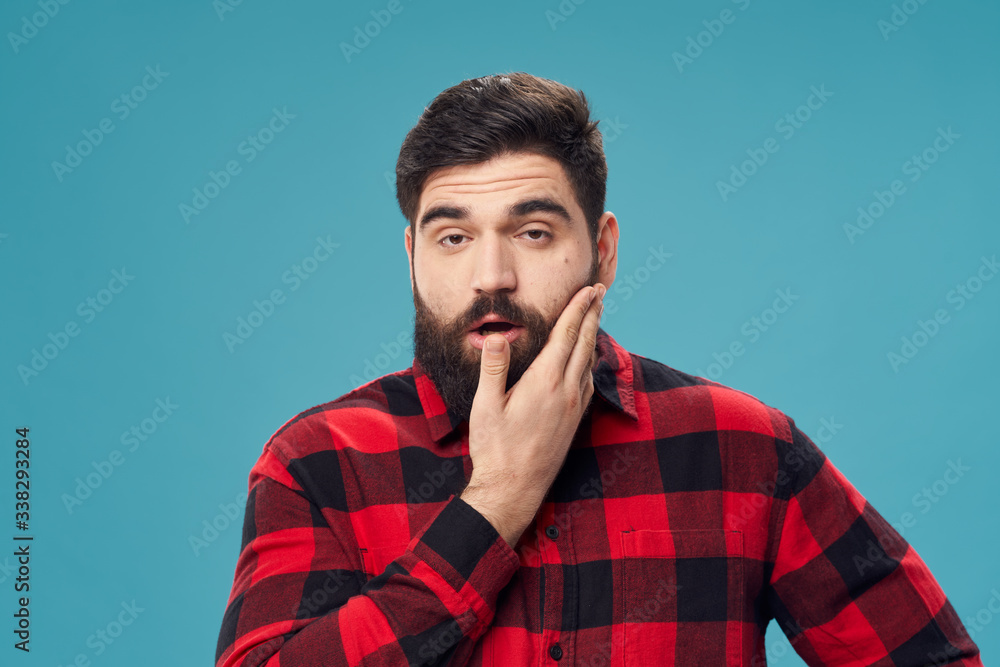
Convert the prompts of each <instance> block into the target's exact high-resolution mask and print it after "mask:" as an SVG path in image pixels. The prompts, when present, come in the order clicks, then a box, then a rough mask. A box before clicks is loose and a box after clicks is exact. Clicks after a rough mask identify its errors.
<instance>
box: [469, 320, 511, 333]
mask: <svg viewBox="0 0 1000 667" xmlns="http://www.w3.org/2000/svg"><path fill="white" fill-rule="evenodd" d="M513 328H514V325H513V324H511V323H510V322H484V323H483V324H481V325H480V326H479V328H478V329H473V331H475V332H476V333H478V334H479V335H480V336H489V335H490V334H494V333H504V332H505V331H510V330H511V329H513Z"/></svg>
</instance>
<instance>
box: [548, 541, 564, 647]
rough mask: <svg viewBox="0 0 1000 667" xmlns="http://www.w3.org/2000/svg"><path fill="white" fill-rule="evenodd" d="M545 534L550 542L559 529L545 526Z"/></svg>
mask: <svg viewBox="0 0 1000 667" xmlns="http://www.w3.org/2000/svg"><path fill="white" fill-rule="evenodd" d="M545 534H546V535H547V536H548V538H549V539H550V540H554V539H556V538H557V537H559V529H558V528H557V527H556V526H555V525H552V526H547V527H546V528H545ZM556 646H559V644H556ZM553 648H555V647H553ZM560 655H561V654H560ZM558 659H559V658H556V660H558Z"/></svg>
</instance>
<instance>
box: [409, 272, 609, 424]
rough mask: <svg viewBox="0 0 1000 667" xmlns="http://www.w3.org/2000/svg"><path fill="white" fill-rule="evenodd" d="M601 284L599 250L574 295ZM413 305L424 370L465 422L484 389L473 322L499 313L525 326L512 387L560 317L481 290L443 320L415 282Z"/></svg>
mask: <svg viewBox="0 0 1000 667" xmlns="http://www.w3.org/2000/svg"><path fill="white" fill-rule="evenodd" d="M595 282H597V261H596V252H595V257H594V261H593V262H592V264H591V271H590V275H589V276H588V278H587V280H586V282H584V283H583V284H581V285H578V286H577V287H576V288H575V289H574V290H573V291H572V292H571V293H570V298H572V295H573V294H576V292H578V291H579V290H580V289H582V288H583V287H584V286H585V285H593V284H594V283H595ZM413 306H414V308H415V309H416V317H415V318H414V333H413V356H414V357H415V358H416V359H417V361H419V362H420V366H421V367H422V368H423V370H424V372H425V373H426V374H427V376H428V377H429V378H430V379H431V381H432V382H433V383H434V386H435V387H436V388H437V390H438V393H439V394H440V395H441V400H443V401H444V404H445V407H447V408H448V410H449V412H451V413H452V414H454V415H455V416H457V417H459V418H460V419H463V420H465V421H468V420H469V416H470V415H471V413H472V401H473V399H474V398H475V397H476V390H477V389H478V388H479V375H480V366H481V363H482V362H481V358H482V351H481V350H477V349H476V348H473V347H472V346H471V345H470V344H469V343H468V338H467V336H468V333H469V330H470V328H471V327H472V325H473V324H474V323H475V322H476V321H477V320H478V319H480V318H481V317H484V316H486V315H488V314H490V313H496V314H497V315H498V316H499V317H500V319H502V320H505V321H507V322H512V323H517V324H520V325H521V326H522V327H524V329H523V331H522V332H521V335H520V336H518V338H517V340H514V341H512V342H510V343H509V345H510V365H509V366H508V368H507V386H506V390H507V391H510V388H511V387H513V386H514V384H515V383H516V382H517V381H518V380H520V379H521V376H522V375H523V374H524V372H525V371H526V370H527V369H528V367H529V366H530V365H531V362H533V361H534V360H535V357H537V356H538V354H539V353H540V352H541V351H542V348H544V347H545V344H546V343H547V342H548V340H549V334H550V333H551V332H552V329H553V328H554V327H555V324H556V322H557V321H558V319H559V314H556V316H555V317H554V318H553V319H552V320H551V321H549V320H546V319H545V316H544V315H542V313H541V312H539V311H538V310H536V309H534V308H531V307H528V306H523V305H519V304H518V303H516V302H515V301H513V300H512V299H511V298H510V296H509V295H508V294H507V293H506V292H497V293H495V294H481V295H479V296H478V297H477V298H476V300H475V301H473V302H472V304H471V305H470V306H469V308H468V309H466V311H465V312H464V313H460V314H459V315H457V316H456V317H455V318H454V319H452V320H450V321H448V320H442V319H439V318H438V317H436V316H435V315H434V314H433V313H432V312H431V311H430V309H429V308H428V307H427V304H426V303H425V302H424V300H423V299H422V298H421V297H420V291H419V290H418V289H417V287H416V281H414V283H413Z"/></svg>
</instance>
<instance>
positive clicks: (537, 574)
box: [216, 330, 982, 667]
mask: <svg viewBox="0 0 1000 667" xmlns="http://www.w3.org/2000/svg"><path fill="white" fill-rule="evenodd" d="M598 334H599V335H598V354H599V358H598V363H597V364H596V366H595V367H594V369H593V375H594V386H595V395H594V401H593V403H592V405H591V409H590V411H589V412H588V413H587V414H585V415H584V417H583V420H582V421H581V423H580V427H579V429H578V430H577V433H576V435H575V438H574V440H573V442H572V445H571V446H570V449H569V453H568V455H567V458H566V462H565V464H564V466H563V467H562V469H561V470H560V471H559V474H558V476H557V477H556V479H555V481H554V482H553V485H552V488H551V489H550V490H549V493H548V495H547V496H546V498H545V501H544V502H543V503H542V506H541V508H540V509H539V511H538V514H537V515H536V517H535V522H534V523H533V524H532V525H530V526H529V527H528V529H527V530H526V531H525V533H524V535H523V536H522V537H521V539H520V541H519V542H518V544H517V545H516V548H514V549H512V548H511V547H510V545H508V544H507V542H506V541H504V539H503V538H502V537H501V536H500V535H499V534H498V533H497V531H496V530H495V529H494V528H493V526H492V525H491V524H490V523H489V522H488V521H487V520H486V519H485V518H484V517H483V516H482V515H481V514H480V513H479V512H477V511H476V510H474V509H473V508H472V507H471V506H470V505H468V504H467V503H465V502H464V501H463V500H462V499H461V498H459V494H460V493H461V492H462V489H463V488H464V486H465V484H466V482H467V480H468V479H469V476H470V474H471V472H472V463H471V459H470V457H469V442H468V422H466V421H459V420H458V419H457V418H455V417H453V416H452V415H451V414H450V413H448V412H447V411H446V409H445V406H444V404H443V402H442V400H441V398H440V395H439V394H438V393H437V390H436V389H435V387H434V385H433V384H432V383H431V381H430V379H429V378H428V377H427V376H426V375H425V374H424V373H423V371H422V369H421V368H420V366H419V363H418V362H416V361H414V363H413V366H412V368H409V369H406V370H404V371H400V372H397V373H393V374H390V375H386V376H384V377H381V378H379V379H377V380H374V381H372V382H370V383H368V384H366V385H364V386H362V387H359V388H357V389H355V390H354V391H352V392H350V393H348V394H346V395H345V396H342V397H341V398H339V399H337V400H335V401H333V402H331V403H327V404H325V405H321V406H318V407H315V408H312V409H310V410H307V411H305V412H303V413H301V414H299V415H297V416H296V417H294V418H293V419H291V420H290V421H289V422H287V423H286V424H285V425H284V426H282V427H281V428H280V429H279V430H278V431H277V433H275V434H274V435H273V436H272V437H271V439H270V440H269V441H268V442H267V444H266V445H265V446H264V451H263V453H262V455H261V456H260V458H259V460H258V461H257V463H256V464H255V465H254V467H253V469H252V470H251V471H250V479H249V497H248V500H247V505H246V515H245V523H244V528H243V544H242V550H241V552H240V554H239V560H238V562H237V564H236V574H235V579H234V582H233V588H232V592H231V594H230V597H229V600H228V605H227V608H226V611H225V615H224V618H223V621H222V629H221V633H220V635H219V641H218V648H217V650H216V665H217V667H235V666H236V665H242V666H243V667H256V666H258V665H267V667H278V666H279V665H280V667H307V666H308V667H327V666H330V667H332V666H334V665H337V666H340V665H406V664H420V665H476V666H478V665H503V666H509V665H560V664H562V665H584V666H588V667H591V666H593V667H597V666H601V665H610V666H619V667H621V666H624V665H683V666H685V667H687V666H689V665H711V666H720V665H744V666H749V667H762V666H763V665H765V664H766V658H765V646H764V631H765V628H766V627H767V625H768V623H769V621H770V620H771V619H772V618H773V619H775V620H776V621H777V622H778V625H779V627H781V629H782V630H783V631H784V633H785V634H786V635H787V636H788V638H789V640H790V642H791V645H792V646H793V647H794V648H795V650H796V651H797V652H798V653H799V655H800V656H802V658H803V659H804V660H805V661H806V662H807V663H808V664H810V665H879V666H886V667H888V666H892V665H896V666H902V665H931V664H933V665H940V664H945V663H948V662H950V663H951V664H954V665H970V666H973V665H974V666H979V667H981V665H982V662H981V661H980V659H979V650H978V648H977V647H976V645H975V644H974V643H973V642H972V640H971V639H970V637H969V635H968V634H967V633H966V631H965V628H964V627H963V626H962V624H961V622H960V621H959V619H958V616H957V615H956V613H955V610H954V609H953V608H952V606H951V604H950V603H949V602H948V600H947V599H946V598H945V595H944V593H943V592H942V590H941V588H940V586H939V585H938V583H937V582H936V581H935V579H934V577H933V576H932V575H931V573H930V571H929V570H928V568H927V566H926V565H925V564H924V562H923V561H922V560H921V559H920V557H919V556H918V555H917V554H916V552H915V551H914V550H913V549H912V548H911V547H910V546H909V545H908V544H907V543H906V542H905V541H904V540H903V539H902V538H901V537H900V536H899V534H898V533H896V532H895V531H894V530H893V529H892V528H891V527H890V526H889V524H888V523H887V522H886V521H885V520H884V519H883V518H882V517H881V516H880V515H879V514H878V513H877V512H876V511H875V510H874V509H873V508H872V506H871V505H870V504H868V503H867V502H866V501H865V499H864V498H863V497H862V496H861V495H860V494H859V493H858V492H857V491H856V490H855V489H854V487H853V486H851V484H850V483H849V482H848V481H847V480H846V479H845V478H844V476H843V475H842V474H841V473H840V472H839V471H838V470H837V469H836V468H835V467H834V466H833V465H832V464H831V463H830V462H829V461H828V460H827V458H826V457H825V455H824V454H822V453H821V452H820V451H819V449H817V447H816V446H815V445H814V444H813V443H812V442H811V441H810V440H809V438H807V437H806V436H805V435H803V433H802V432H801V431H800V430H799V429H798V428H797V427H796V426H795V423H794V422H793V421H792V420H791V419H790V418H789V417H787V416H785V415H784V414H783V413H781V412H779V411H778V410H776V409H774V408H771V407H769V406H767V405H764V404H763V403H761V402H760V401H759V400H757V399H756V398H754V397H753V396H750V395H749V394H746V393H743V392H740V391H737V390H734V389H730V388H728V387H725V386H722V385H720V384H718V383H715V382H711V381H709V380H706V379H703V378H699V377H694V376H691V375H687V374H685V373H682V372H680V371H677V370H674V369H672V368H670V367H668V366H665V365H663V364H660V363H657V362H655V361H651V360H649V359H646V358H644V357H641V356H638V355H635V354H631V353H629V352H627V351H626V350H624V349H623V348H622V347H620V346H619V345H618V344H617V343H616V342H615V341H614V340H613V339H612V338H611V337H610V336H609V335H608V334H607V333H606V332H604V331H603V330H599V332H598ZM510 446H512V447H513V446H517V443H510Z"/></svg>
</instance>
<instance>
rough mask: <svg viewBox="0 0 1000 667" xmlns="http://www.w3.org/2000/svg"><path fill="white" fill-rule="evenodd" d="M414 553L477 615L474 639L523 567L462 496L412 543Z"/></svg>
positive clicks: (495, 531) (451, 503)
mask: <svg viewBox="0 0 1000 667" xmlns="http://www.w3.org/2000/svg"><path fill="white" fill-rule="evenodd" d="M413 544H414V546H413V552H414V553H415V554H416V555H417V556H419V557H420V558H421V559H422V560H424V561H425V562H426V563H427V564H428V565H430V566H431V567H432V568H433V569H434V570H435V571H436V572H437V573H438V574H439V575H440V576H441V577H442V579H444V581H445V582H446V583H447V584H448V585H449V586H450V588H451V590H452V591H453V592H454V594H456V595H457V596H458V597H460V598H461V599H462V601H463V602H464V603H465V605H467V606H468V607H470V608H471V609H472V610H473V611H474V612H475V614H476V621H477V622H476V625H477V626H478V627H477V628H475V629H472V632H468V633H467V634H470V635H471V636H473V637H478V636H480V635H481V634H483V633H485V632H486V630H487V629H488V628H489V625H490V623H491V622H492V620H493V615H494V614H495V612H496V605H497V598H498V596H499V594H500V591H501V590H502V589H503V588H504V587H505V586H506V585H507V584H508V583H509V582H510V580H511V577H513V576H514V573H515V572H516V571H517V569H518V567H520V559H519V558H518V555H517V553H516V552H515V551H514V550H513V549H512V548H511V546H510V545H509V544H507V541H506V540H505V539H503V537H502V536H501V535H500V533H498V532H497V530H496V528H494V527H493V524H491V523H490V522H489V521H488V520H487V519H486V517H484V516H483V515H482V514H480V513H479V512H478V511H477V510H476V509H474V508H473V507H472V506H471V505H469V504H468V503H467V502H465V501H464V500H462V499H461V498H459V497H458V496H452V497H451V498H450V499H449V500H448V503H447V504H446V505H445V506H444V508H443V509H442V510H441V512H440V513H439V514H438V515H437V517H435V518H434V520H433V521H431V522H430V524H428V526H427V527H426V528H425V529H424V531H423V533H421V534H418V535H417V536H416V537H415V539H414V542H413Z"/></svg>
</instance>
